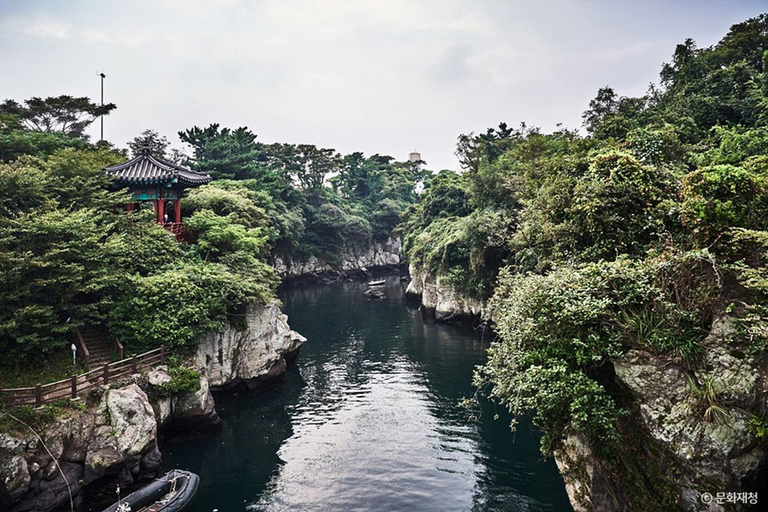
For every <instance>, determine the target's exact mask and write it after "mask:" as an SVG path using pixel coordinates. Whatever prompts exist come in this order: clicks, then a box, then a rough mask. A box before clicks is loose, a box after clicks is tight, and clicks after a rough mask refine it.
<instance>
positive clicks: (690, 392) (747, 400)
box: [555, 315, 768, 512]
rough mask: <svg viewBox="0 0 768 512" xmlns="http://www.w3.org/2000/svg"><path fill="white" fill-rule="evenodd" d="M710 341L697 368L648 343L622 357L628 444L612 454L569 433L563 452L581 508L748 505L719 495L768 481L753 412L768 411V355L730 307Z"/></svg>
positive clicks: (765, 451) (623, 425)
mask: <svg viewBox="0 0 768 512" xmlns="http://www.w3.org/2000/svg"><path fill="white" fill-rule="evenodd" d="M702 345H703V349H704V354H703V357H704V359H705V364H704V365H703V368H704V369H702V370H697V371H691V370H686V369H685V368H683V367H682V365H681V364H680V362H679V361H677V360H675V358H670V357H662V356H660V355H658V354H654V353H651V352H646V351H641V350H630V351H628V352H627V353H625V354H623V355H622V356H619V357H616V358H614V359H613V361H612V364H613V368H614V371H615V382H614V385H615V386H616V387H618V389H623V390H624V391H625V392H626V393H627V397H628V398H629V399H630V400H631V403H632V407H631V409H632V411H633V412H632V413H631V414H630V416H629V417H627V418H624V419H622V420H621V422H620V431H621V434H622V440H623V444H624V446H625V448H626V449H627V454H626V457H624V460H622V461H620V462H619V461H616V463H614V464H609V463H607V462H606V461H605V460H604V459H603V458H602V457H600V456H599V454H596V453H594V452H593V450H592V448H591V447H589V446H588V444H587V443H586V442H585V440H584V438H583V436H581V434H579V433H578V432H573V433H572V434H571V435H569V437H568V440H567V442H566V446H565V448H564V449H562V450H560V451H559V452H556V454H555V459H556V461H557V464H558V467H559V468H560V470H561V473H562V474H563V476H564V479H565V482H566V489H567V491H568V494H569V497H570V498H571V503H572V504H573V506H574V509H575V510H576V511H579V512H580V511H619V510H646V509H647V510H651V509H653V507H654V503H655V506H657V507H666V509H670V510H673V509H675V510H691V511H704V510H707V511H713V510H742V509H744V507H742V504H738V505H737V504H735V503H733V502H730V503H722V504H721V503H717V501H716V500H715V499H713V497H717V494H718V493H729V492H730V493H734V492H737V493H740V492H756V491H758V490H763V489H765V488H766V485H768V447H766V446H765V444H764V443H763V444H761V443H760V441H759V440H758V439H756V438H755V435H754V432H753V430H752V429H750V427H749V422H750V419H751V418H752V417H758V418H759V417H761V416H763V415H765V414H766V411H768V358H767V357H766V356H765V355H759V356H751V355H749V347H748V346H746V345H745V344H744V343H742V342H739V341H738V337H737V336H735V330H734V326H733V324H732V322H731V320H730V319H729V318H728V316H727V315H722V316H719V317H717V318H716V319H715V321H714V322H713V324H712V327H711V330H710V333H709V335H708V336H707V338H706V339H705V340H704V342H703V343H702ZM760 494H762V493H760ZM643 502H645V503H646V508H642V507H641V504H642V503H643ZM649 507H650V508H649Z"/></svg>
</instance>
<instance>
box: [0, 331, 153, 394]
mask: <svg viewBox="0 0 768 512" xmlns="http://www.w3.org/2000/svg"><path fill="white" fill-rule="evenodd" d="M164 363H165V348H164V346H163V345H160V348H156V349H155V350H150V351H149V352H145V353H143V354H140V355H134V356H132V357H128V358H126V359H122V360H120V361H116V362H114V363H107V364H104V365H102V366H100V367H98V368H94V369H93V370H90V371H87V372H85V373H82V374H80V375H73V376H72V377H69V378H67V379H64V380H60V381H57V382H51V383H50V384H38V385H36V386H35V387H29V388H5V389H0V400H2V401H3V402H4V403H5V405H7V406H9V407H18V406H21V405H32V406H35V407H40V406H42V405H45V404H48V403H51V402H55V401H57V400H62V399H66V398H77V396H78V395H79V394H80V393H83V392H84V391H88V390H89V389H91V388H92V387H94V386H99V385H102V384H109V383H110V381H114V380H115V379H119V378H120V377H125V376H126V375H132V374H134V373H140V372H142V371H146V370H149V369H150V368H152V367H154V366H157V365H159V364H164Z"/></svg>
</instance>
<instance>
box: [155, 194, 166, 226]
mask: <svg viewBox="0 0 768 512" xmlns="http://www.w3.org/2000/svg"><path fill="white" fill-rule="evenodd" d="M155 211H156V212H157V222H158V223H159V224H163V223H164V221H165V219H164V216H165V200H163V199H158V200H156V201H155Z"/></svg>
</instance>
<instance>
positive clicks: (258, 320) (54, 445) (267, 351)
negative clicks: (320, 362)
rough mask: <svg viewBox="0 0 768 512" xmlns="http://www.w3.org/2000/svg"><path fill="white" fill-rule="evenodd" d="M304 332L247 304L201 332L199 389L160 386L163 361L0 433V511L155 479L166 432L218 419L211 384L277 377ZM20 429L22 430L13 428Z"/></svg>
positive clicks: (53, 504)
mask: <svg viewBox="0 0 768 512" xmlns="http://www.w3.org/2000/svg"><path fill="white" fill-rule="evenodd" d="M305 341H306V339H305V338H304V337H303V336H301V335H300V334H298V333H297V332H295V331H293V330H291V328H290V326H289V325H288V322H287V317H286V315H284V314H283V313H282V312H281V311H280V308H279V306H278V304H277V302H272V303H270V304H267V305H265V306H251V307H249V308H248V310H247V313H246V315H245V322H244V325H243V326H239V327H234V326H232V325H227V326H225V327H224V328H223V329H221V330H220V331H216V332H210V333H207V334H206V335H205V336H203V337H201V339H200V342H199V345H198V348H197V351H196V353H195V355H194V357H193V358H192V361H191V362H192V363H193V365H194V366H195V367H196V370H197V371H198V373H199V379H200V382H199V387H197V386H196V387H197V389H195V390H190V391H179V392H172V391H170V392H169V391H167V389H168V387H167V385H168V384H169V383H170V382H171V381H172V376H171V375H170V373H169V371H168V368H167V367H165V366H160V367H157V368H155V369H153V370H151V371H149V372H148V373H146V374H135V375H132V376H129V377H126V378H124V379H122V380H119V381H117V382H115V383H113V384H111V385H109V386H102V387H98V388H94V389H93V390H92V391H91V392H90V393H89V394H88V395H87V396H84V397H81V398H80V399H79V400H82V401H83V403H84V404H85V405H84V406H83V407H82V409H83V410H76V409H73V410H67V411H66V414H64V415H63V417H60V418H57V419H55V420H54V421H52V422H51V423H49V424H48V425H46V426H45V427H44V429H43V430H42V431H41V432H39V434H40V437H38V436H37V435H36V434H34V433H32V432H30V431H28V430H27V429H24V428H20V429H19V432H20V433H17V434H14V435H12V434H9V433H3V434H0V510H7V511H9V512H27V511H29V512H32V511H36V512H47V511H53V510H56V509H59V508H64V509H67V510H68V509H69V508H70V499H71V500H72V502H73V504H74V505H75V507H76V509H77V508H79V507H81V506H82V502H83V496H84V494H85V493H86V491H87V492H94V490H95V489H98V488H106V487H111V488H114V485H117V484H119V485H120V486H121V487H122V488H125V489H129V488H130V487H131V486H134V485H138V484H141V483H142V482H145V481H148V480H151V479H152V478H154V477H155V476H156V475H157V474H158V472H159V471H160V469H161V466H162V454H161V452H160V439H161V437H162V435H163V433H165V432H173V431H180V430H181V431H185V432H189V431H191V430H205V429H210V428H213V427H216V426H217V425H218V424H219V423H220V421H221V420H220V419H219V416H218V414H217V413H216V404H215V400H214V397H213V394H212V391H214V392H215V391H226V390H230V389H233V388H235V387H237V386H243V387H245V388H247V389H256V388H258V387H260V386H263V385H265V384H266V383H268V382H269V381H270V380H273V379H275V378H276V377H279V376H280V375H281V374H282V373H283V372H284V371H285V368H286V366H287V364H288V362H290V361H292V360H293V359H295V357H296V355H297V353H298V350H299V348H300V347H301V345H302V344H303V343H304V342H305ZM22 432H23V433H22Z"/></svg>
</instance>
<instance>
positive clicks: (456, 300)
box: [405, 265, 484, 321]
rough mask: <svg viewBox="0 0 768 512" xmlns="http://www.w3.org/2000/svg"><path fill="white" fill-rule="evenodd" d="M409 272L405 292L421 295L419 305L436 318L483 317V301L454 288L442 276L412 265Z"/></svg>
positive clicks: (445, 319)
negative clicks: (409, 276) (409, 279)
mask: <svg viewBox="0 0 768 512" xmlns="http://www.w3.org/2000/svg"><path fill="white" fill-rule="evenodd" d="M409 273H410V275H411V282H410V283H408V289H407V290H406V291H405V293H406V294H407V295H411V296H418V297H421V306H422V307H423V308H425V309H426V310H428V311H431V312H434V314H435V318H436V319H438V320H444V321H447V320H451V319H453V318H456V317H483V314H484V306H483V303H482V302H480V301H479V300H477V299H473V298H471V297H467V296H465V295H462V294H461V293H459V292H457V291H456V290H454V289H453V287H452V286H450V285H449V284H447V283H446V282H445V279H444V277H443V276H439V275H438V276H434V275H432V274H430V273H429V272H428V271H427V270H425V269H419V268H416V267H415V266H414V265H410V267H409Z"/></svg>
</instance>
